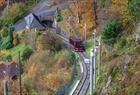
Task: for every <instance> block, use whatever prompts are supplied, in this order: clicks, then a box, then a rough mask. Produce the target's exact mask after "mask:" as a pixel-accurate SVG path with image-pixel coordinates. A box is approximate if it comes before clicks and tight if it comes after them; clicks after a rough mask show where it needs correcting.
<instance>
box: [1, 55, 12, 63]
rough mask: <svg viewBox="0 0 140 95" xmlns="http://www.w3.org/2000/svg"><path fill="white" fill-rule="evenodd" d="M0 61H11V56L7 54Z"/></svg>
mask: <svg viewBox="0 0 140 95" xmlns="http://www.w3.org/2000/svg"><path fill="white" fill-rule="evenodd" d="M0 60H1V61H8V62H10V61H12V55H10V54H8V55H5V56H3V57H1V58H0Z"/></svg>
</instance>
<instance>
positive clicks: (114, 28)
mask: <svg viewBox="0 0 140 95" xmlns="http://www.w3.org/2000/svg"><path fill="white" fill-rule="evenodd" d="M101 34H102V36H101V37H102V39H103V42H104V43H106V44H108V45H110V44H114V43H115V42H116V40H117V38H118V37H120V36H121V34H122V26H121V24H120V23H119V22H118V21H117V20H112V21H109V22H108V23H107V24H106V26H105V27H104V28H103V30H102V31H101Z"/></svg>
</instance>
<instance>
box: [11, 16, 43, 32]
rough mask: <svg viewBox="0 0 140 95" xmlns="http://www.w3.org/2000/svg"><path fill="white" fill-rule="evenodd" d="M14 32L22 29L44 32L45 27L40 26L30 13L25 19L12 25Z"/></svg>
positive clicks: (36, 18) (38, 21)
mask: <svg viewBox="0 0 140 95" xmlns="http://www.w3.org/2000/svg"><path fill="white" fill-rule="evenodd" d="M14 28H15V31H20V30H23V29H25V28H26V29H38V30H44V29H45V26H44V25H43V24H42V22H41V21H40V20H39V18H38V17H37V16H36V15H35V14H33V13H30V14H29V15H27V16H26V17H24V19H23V20H21V21H19V22H17V23H16V24H15V25H14Z"/></svg>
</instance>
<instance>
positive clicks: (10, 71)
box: [0, 62, 19, 79]
mask: <svg viewBox="0 0 140 95" xmlns="http://www.w3.org/2000/svg"><path fill="white" fill-rule="evenodd" d="M17 75H19V69H18V67H17V64H16V63H14V62H8V63H5V64H0V79H3V78H4V77H5V76H9V77H10V78H11V79H14V78H15V77H16V76H17Z"/></svg>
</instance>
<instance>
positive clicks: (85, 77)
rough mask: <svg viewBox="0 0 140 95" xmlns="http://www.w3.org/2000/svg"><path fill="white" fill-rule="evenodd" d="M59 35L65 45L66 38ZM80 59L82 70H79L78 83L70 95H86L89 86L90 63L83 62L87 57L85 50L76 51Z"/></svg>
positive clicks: (67, 42)
mask: <svg viewBox="0 0 140 95" xmlns="http://www.w3.org/2000/svg"><path fill="white" fill-rule="evenodd" d="M59 37H60V38H61V39H62V40H63V42H64V43H66V44H67V45H68V44H69V41H68V39H67V38H65V37H64V36H62V35H59ZM77 53H78V55H79V57H80V60H81V64H82V69H83V72H81V75H80V78H79V83H78V85H77V87H76V89H75V90H74V92H73V93H72V95H86V93H87V90H88V87H89V81H90V80H89V79H90V67H89V66H90V65H89V64H86V63H85V62H84V59H85V58H89V57H88V56H87V54H86V53H85V52H77Z"/></svg>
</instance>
